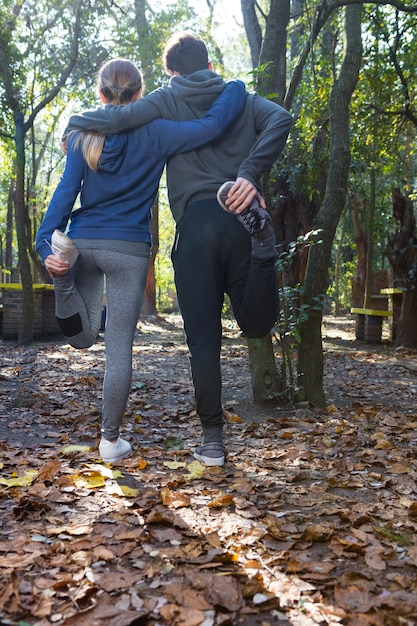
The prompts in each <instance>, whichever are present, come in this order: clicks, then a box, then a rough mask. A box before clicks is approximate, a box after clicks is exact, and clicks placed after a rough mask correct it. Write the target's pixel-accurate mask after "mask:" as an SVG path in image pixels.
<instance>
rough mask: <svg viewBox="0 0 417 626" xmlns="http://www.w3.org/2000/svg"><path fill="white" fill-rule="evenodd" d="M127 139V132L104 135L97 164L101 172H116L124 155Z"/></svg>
mask: <svg viewBox="0 0 417 626" xmlns="http://www.w3.org/2000/svg"><path fill="white" fill-rule="evenodd" d="M127 141H128V137H127V133H120V134H118V135H106V140H105V142H104V146H103V152H102V153H101V157H100V165H99V167H100V170H101V171H102V172H107V173H110V174H117V172H118V171H119V170H120V168H121V166H122V164H123V161H124V159H125V156H126V150H127Z"/></svg>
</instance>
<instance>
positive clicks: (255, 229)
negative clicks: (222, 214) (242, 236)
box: [217, 180, 274, 241]
mask: <svg viewBox="0 0 417 626" xmlns="http://www.w3.org/2000/svg"><path fill="white" fill-rule="evenodd" d="M233 185H234V181H230V180H229V181H227V182H225V183H223V185H222V186H221V187H220V188H219V190H218V192H217V202H218V203H219V204H220V206H221V207H222V208H223V209H224V210H225V211H227V213H231V214H232V215H235V216H236V217H237V219H238V220H239V222H241V223H242V224H243V226H244V227H245V228H246V230H247V231H248V233H249V234H250V235H251V236H252V237H255V238H256V239H258V240H260V241H264V240H265V239H269V238H270V237H272V236H273V235H274V229H273V228H272V220H271V216H270V215H269V213H268V211H266V210H265V209H263V208H262V207H261V206H260V205H259V202H258V200H256V198H255V200H253V201H252V204H250V206H248V208H247V209H245V210H244V211H243V212H242V213H236V212H235V211H231V210H230V209H229V207H228V206H227V204H226V200H227V195H228V193H229V191H230V189H231V187H232V186H233Z"/></svg>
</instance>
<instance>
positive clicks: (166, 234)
mask: <svg viewBox="0 0 417 626" xmlns="http://www.w3.org/2000/svg"><path fill="white" fill-rule="evenodd" d="M164 183H165V180H163V181H162V192H161V193H160V196H159V250H158V254H157V256H156V260H155V278H156V285H157V308H158V311H172V310H173V309H175V308H176V291H175V284H174V272H173V268H172V263H171V248H172V243H173V241H174V236H175V222H174V220H173V217H172V215H171V210H170V208H169V204H168V199H167V196H166V189H165V188H164Z"/></svg>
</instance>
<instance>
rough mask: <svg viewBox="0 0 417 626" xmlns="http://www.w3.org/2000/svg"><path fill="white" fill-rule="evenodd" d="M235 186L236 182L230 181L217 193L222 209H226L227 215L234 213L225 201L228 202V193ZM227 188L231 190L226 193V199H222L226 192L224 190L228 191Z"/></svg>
mask: <svg viewBox="0 0 417 626" xmlns="http://www.w3.org/2000/svg"><path fill="white" fill-rule="evenodd" d="M233 185H234V181H230V180H228V181H227V182H225V183H223V185H222V186H221V187H219V189H218V191H217V202H218V203H219V204H220V206H221V207H222V209H224V210H225V211H226V212H227V213H232V214H233V211H231V210H230V209H229V207H228V206H227V204H225V203H224V200H226V198H227V192H228V191H229V189H230V188H231V187H232V186H233ZM226 187H228V188H229V189H228V190H227V192H226V197H225V198H222V197H221V196H222V193H223V192H224V190H225V189H226Z"/></svg>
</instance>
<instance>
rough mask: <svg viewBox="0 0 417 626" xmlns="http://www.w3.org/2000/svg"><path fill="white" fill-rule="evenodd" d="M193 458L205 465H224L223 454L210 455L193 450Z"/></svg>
mask: <svg viewBox="0 0 417 626" xmlns="http://www.w3.org/2000/svg"><path fill="white" fill-rule="evenodd" d="M194 458H195V459H197V461H200V463H202V464H203V465H206V466H207V467H220V466H221V465H224V456H217V457H210V456H204V454H198V452H194Z"/></svg>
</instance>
